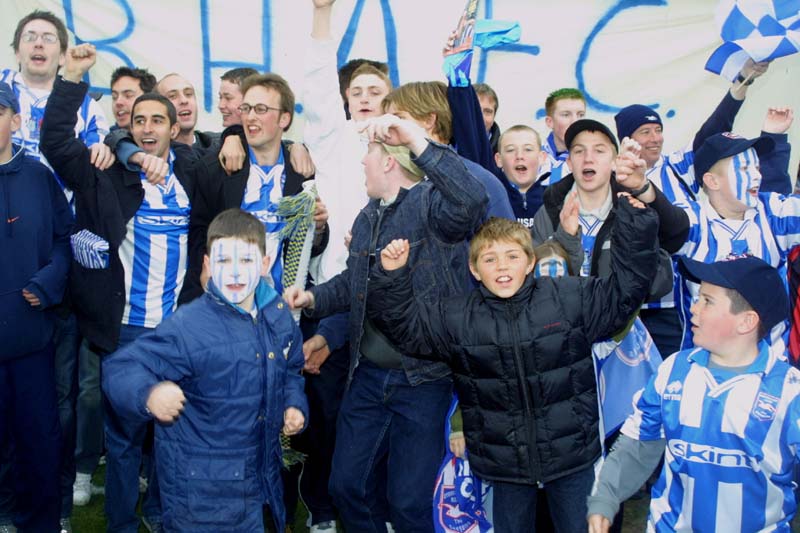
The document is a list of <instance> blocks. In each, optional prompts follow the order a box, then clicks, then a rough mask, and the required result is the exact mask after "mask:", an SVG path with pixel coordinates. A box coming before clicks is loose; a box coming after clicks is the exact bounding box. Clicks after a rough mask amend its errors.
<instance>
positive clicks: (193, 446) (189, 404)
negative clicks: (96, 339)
mask: <svg viewBox="0 0 800 533" xmlns="http://www.w3.org/2000/svg"><path fill="white" fill-rule="evenodd" d="M265 243H266V238H265V233H264V226H263V224H262V223H261V222H260V221H259V220H258V219H257V218H255V217H254V216H252V215H250V214H248V213H245V212H244V211H241V210H239V209H229V210H227V211H224V212H223V213H221V214H220V215H219V216H217V217H216V218H215V219H214V221H213V222H212V223H211V225H210V226H209V228H208V243H207V245H208V250H209V253H208V255H206V256H205V258H204V260H205V262H206V264H207V266H208V269H209V272H211V279H210V280H209V282H208V292H206V293H205V294H204V295H203V296H202V297H200V298H198V299H196V300H194V301H193V302H191V303H190V304H187V305H184V306H182V307H180V308H179V309H178V311H177V312H176V313H175V314H173V315H172V316H171V317H170V318H169V319H167V320H165V321H164V322H162V323H161V324H160V325H159V326H158V327H157V328H156V329H155V331H153V332H152V333H150V334H147V335H144V336H142V337H140V338H139V339H137V340H136V341H134V342H133V343H131V344H129V345H127V346H126V347H125V348H124V349H122V350H120V351H118V352H117V353H115V354H114V356H113V357H110V358H108V359H106V360H105V362H104V364H103V373H104V374H103V389H104V390H105V392H106V394H108V396H109V399H110V401H111V404H112V405H113V407H114V409H116V411H117V412H118V413H120V414H122V415H123V416H126V417H129V418H132V419H135V420H148V419H151V418H154V419H155V420H156V421H157V422H159V423H158V424H156V450H157V451H156V455H157V457H158V476H159V483H160V489H161V501H162V507H163V513H164V514H163V518H164V522H163V525H164V528H165V529H167V530H169V531H192V532H194V531H219V530H220V529H226V530H229V529H235V530H236V531H263V530H264V524H263V519H262V504H263V503H264V502H266V503H267V504H268V505H269V506H270V508H271V510H272V515H273V517H274V520H275V526H276V528H277V529H276V530H277V531H283V529H284V523H283V522H284V508H283V497H282V492H283V488H282V487H283V485H282V482H281V467H282V465H281V452H280V442H279V439H278V433H279V430H280V429H281V427H282V428H283V433H284V434H286V435H294V434H296V433H298V432H300V431H301V430H302V429H303V428H304V426H305V421H306V418H307V413H308V406H307V402H306V397H305V394H304V393H303V383H304V380H303V377H302V376H301V375H300V370H301V369H302V367H303V352H302V336H301V333H300V329H299V328H298V327H297V325H296V324H295V322H294V319H293V318H292V316H291V313H289V311H288V307H287V306H286V305H285V304H284V303H283V301H282V300H281V298H280V296H279V295H278V294H277V293H276V292H275V291H274V289H272V288H271V287H270V285H269V284H268V283H267V282H266V281H265V280H264V276H266V275H267V269H268V265H269V260H268V258H267V257H266V256H265V250H266V244H265ZM178 472H180V474H178Z"/></svg>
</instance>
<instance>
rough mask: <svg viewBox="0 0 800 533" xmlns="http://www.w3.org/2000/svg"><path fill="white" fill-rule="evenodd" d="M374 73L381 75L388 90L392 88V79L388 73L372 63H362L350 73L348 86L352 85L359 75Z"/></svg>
mask: <svg viewBox="0 0 800 533" xmlns="http://www.w3.org/2000/svg"><path fill="white" fill-rule="evenodd" d="M368 74H372V75H373V76H377V77H379V78H380V79H381V80H382V81H383V83H385V84H386V90H387V91H391V90H392V80H390V79H389V76H387V75H386V73H385V72H384V71H382V70H381V69H379V68H378V67H376V66H374V65H372V64H371V63H361V64H360V65H359V66H358V67H356V69H355V70H354V71H353V73H352V74H351V75H350V78H349V79H348V80H347V87H350V84H351V83H352V82H353V80H354V79H356V78H357V77H359V76H364V75H368Z"/></svg>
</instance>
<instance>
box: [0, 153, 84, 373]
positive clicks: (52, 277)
mask: <svg viewBox="0 0 800 533" xmlns="http://www.w3.org/2000/svg"><path fill="white" fill-rule="evenodd" d="M12 150H13V155H12V157H11V159H10V160H9V161H8V162H7V163H4V164H0V215H1V216H2V218H0V250H2V259H1V260H0V363H1V362H3V361H5V360H8V359H12V358H14V357H19V356H22V355H25V354H28V353H31V352H35V351H38V350H41V349H42V348H43V347H44V346H45V345H46V344H47V342H48V341H50V339H51V338H52V336H53V317H52V313H51V311H50V310H49V308H50V307H52V306H54V305H57V304H59V303H61V298H62V297H63V295H64V289H65V288H66V286H67V273H68V272H69V264H70V259H71V257H72V256H71V253H70V247H69V236H70V231H71V230H72V213H71V212H70V209H69V205H68V204H67V199H66V198H65V197H64V193H63V192H61V187H59V185H58V183H57V182H56V179H55V178H54V177H53V173H52V172H50V170H48V169H47V167H45V166H44V165H43V164H41V163H39V162H38V161H36V160H35V159H33V158H31V157H29V156H27V155H26V154H25V151H24V150H22V149H21V148H20V147H18V146H13V147H12ZM23 289H27V290H28V291H29V292H31V293H33V294H34V295H35V296H36V297H37V298H39V301H40V302H41V304H40V305H39V306H37V307H33V306H31V304H29V303H28V302H27V300H25V298H23V296H22V290H23Z"/></svg>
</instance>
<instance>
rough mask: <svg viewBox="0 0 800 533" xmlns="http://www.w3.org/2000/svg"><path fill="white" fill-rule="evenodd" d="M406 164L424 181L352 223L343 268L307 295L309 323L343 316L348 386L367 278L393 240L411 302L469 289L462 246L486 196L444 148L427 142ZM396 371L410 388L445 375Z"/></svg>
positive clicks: (417, 369) (412, 368)
mask: <svg viewBox="0 0 800 533" xmlns="http://www.w3.org/2000/svg"><path fill="white" fill-rule="evenodd" d="M414 161H415V162H416V164H417V165H418V166H419V167H420V168H421V169H422V170H423V171H424V172H425V173H426V178H427V179H425V180H423V181H422V182H420V183H419V184H417V185H416V186H414V187H412V188H411V189H401V190H400V193H399V194H398V196H397V199H396V200H395V201H394V202H392V203H391V204H390V205H388V206H386V207H385V208H383V213H382V214H379V209H378V208H379V206H380V200H377V199H373V200H370V202H369V203H368V204H367V205H366V207H364V208H363V209H362V210H361V212H360V213H359V214H358V216H357V217H356V220H355V222H354V223H353V229H352V233H353V238H352V240H351V242H350V255H349V257H348V259H347V268H346V269H345V270H344V271H343V272H342V273H341V274H339V275H337V276H335V277H334V278H332V279H331V280H330V281H328V282H327V283H323V284H322V285H318V286H316V287H313V288H312V289H311V292H312V293H313V294H314V300H315V307H314V309H313V311H312V315H313V316H317V317H323V316H327V315H330V314H333V313H338V312H342V311H347V310H349V311H350V323H349V330H350V375H349V378H350V379H352V376H353V371H354V370H355V368H356V366H358V359H359V354H360V345H361V336H362V334H363V331H364V320H365V317H366V308H367V306H366V300H367V297H368V295H367V285H368V282H369V276H370V270H371V268H372V267H373V266H374V264H375V262H376V261H380V251H381V250H382V249H383V247H384V246H386V245H387V244H388V243H389V242H391V241H392V240H393V239H408V241H409V243H410V248H411V252H410V256H409V260H408V264H409V266H410V268H411V271H412V285H413V288H414V294H415V295H416V296H417V297H418V298H422V299H423V300H424V301H427V302H430V303H433V302H437V301H438V300H440V299H442V298H444V297H447V296H453V295H457V294H465V293H467V292H468V291H469V290H470V289H471V285H470V283H469V270H468V266H467V261H468V259H467V246H466V243H465V240H466V239H467V238H468V237H470V236H471V235H473V234H474V233H475V231H476V229H477V227H478V225H479V224H480V223H481V221H482V219H483V215H484V213H486V206H487V203H488V198H487V196H486V190H485V189H484V187H483V185H482V184H481V183H480V182H479V181H478V180H477V179H476V178H475V177H474V176H473V175H472V174H471V173H470V172H469V171H468V170H467V168H466V167H465V166H464V163H463V162H462V161H461V158H460V157H459V156H458V155H457V154H456V153H455V152H454V151H453V150H452V149H451V148H449V147H447V146H444V145H441V144H437V143H434V142H430V144H429V146H428V147H427V148H426V149H425V151H424V152H423V153H422V154H420V156H419V157H418V158H415V159H414ZM376 307H377V308H378V313H377V314H375V315H374V316H370V318H371V320H372V321H373V322H374V323H375V325H376V326H377V327H378V329H383V328H382V327H381V320H380V312H379V311H380V306H376ZM402 363H403V369H404V370H405V374H406V377H407V378H408V381H409V383H410V384H411V385H419V384H420V383H423V382H425V381H431V380H435V379H439V378H442V377H444V376H447V375H449V374H450V369H449V368H448V367H447V365H445V364H444V363H440V362H430V361H422V360H418V359H415V358H412V357H406V356H402Z"/></svg>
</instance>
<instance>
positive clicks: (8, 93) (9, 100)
mask: <svg viewBox="0 0 800 533" xmlns="http://www.w3.org/2000/svg"><path fill="white" fill-rule="evenodd" d="M0 106H3V107H10V108H11V109H12V110H13V111H14V113H19V100H17V95H16V94H14V91H13V90H12V89H11V87H9V86H8V84H7V83H3V82H0Z"/></svg>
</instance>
